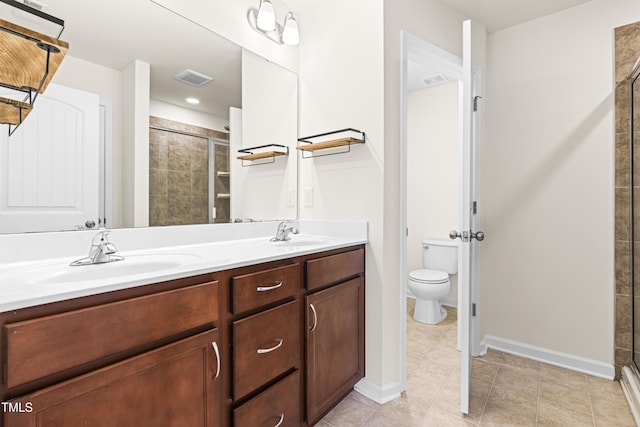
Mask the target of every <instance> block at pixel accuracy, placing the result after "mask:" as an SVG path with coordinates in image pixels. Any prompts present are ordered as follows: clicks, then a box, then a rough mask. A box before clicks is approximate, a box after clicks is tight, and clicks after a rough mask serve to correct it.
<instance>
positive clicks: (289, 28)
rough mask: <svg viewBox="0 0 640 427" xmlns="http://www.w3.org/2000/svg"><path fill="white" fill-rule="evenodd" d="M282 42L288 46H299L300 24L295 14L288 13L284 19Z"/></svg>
mask: <svg viewBox="0 0 640 427" xmlns="http://www.w3.org/2000/svg"><path fill="white" fill-rule="evenodd" d="M282 42H283V43H284V44H288V45H297V44H298V43H299V42H300V31H299V30H298V22H296V20H295V18H294V17H293V13H291V12H289V13H287V16H286V17H285V18H284V29H283V30H282Z"/></svg>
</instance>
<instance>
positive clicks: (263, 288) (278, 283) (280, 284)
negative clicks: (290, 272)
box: [256, 281, 284, 292]
mask: <svg viewBox="0 0 640 427" xmlns="http://www.w3.org/2000/svg"><path fill="white" fill-rule="evenodd" d="M283 284H284V283H282V281H279V282H276V284H275V285H273V286H258V287H257V288H256V291H258V292H267V291H272V290H274V289H278V288H279V287H280V286H282V285H283Z"/></svg>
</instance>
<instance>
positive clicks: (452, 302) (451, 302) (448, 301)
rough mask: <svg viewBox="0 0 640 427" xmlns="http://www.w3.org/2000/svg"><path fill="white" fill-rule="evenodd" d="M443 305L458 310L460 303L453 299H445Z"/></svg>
mask: <svg viewBox="0 0 640 427" xmlns="http://www.w3.org/2000/svg"><path fill="white" fill-rule="evenodd" d="M441 303H442V305H446V306H447V307H453V308H458V301H457V300H454V299H451V298H444V299H443V300H442V301H441Z"/></svg>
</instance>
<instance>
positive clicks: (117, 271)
mask: <svg viewBox="0 0 640 427" xmlns="http://www.w3.org/2000/svg"><path fill="white" fill-rule="evenodd" d="M200 259H201V258H200V257H199V256H198V255H191V254H162V255H130V256H125V257H124V259H123V260H122V261H116V262H108V263H103V264H89V265H81V266H70V265H68V264H48V265H43V266H36V267H30V268H26V269H24V270H21V271H16V272H15V273H14V277H15V278H16V279H17V278H19V277H20V276H22V277H23V279H24V280H21V281H23V282H24V283H27V284H56V283H69V282H81V281H88V280H105V279H110V278H114V277H122V276H134V275H138V274H147V273H154V272H158V271H163V270H170V269H172V268H176V267H180V266H182V265H185V264H189V263H194V262H197V261H198V260H200Z"/></svg>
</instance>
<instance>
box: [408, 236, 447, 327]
mask: <svg viewBox="0 0 640 427" xmlns="http://www.w3.org/2000/svg"><path fill="white" fill-rule="evenodd" d="M422 248H423V249H422V266H423V267H424V269H422V270H415V271H412V272H411V273H409V290H411V292H412V293H413V295H415V297H416V307H415V311H414V313H413V318H414V319H415V320H416V321H418V322H421V323H428V324H430V325H435V324H436V323H439V322H441V321H443V320H444V318H445V317H447V310H445V309H444V308H442V305H441V304H440V300H441V299H442V298H444V297H446V296H447V295H449V287H450V286H451V285H450V283H449V275H450V274H455V273H457V272H458V242H457V241H454V240H424V241H423V242H422Z"/></svg>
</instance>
